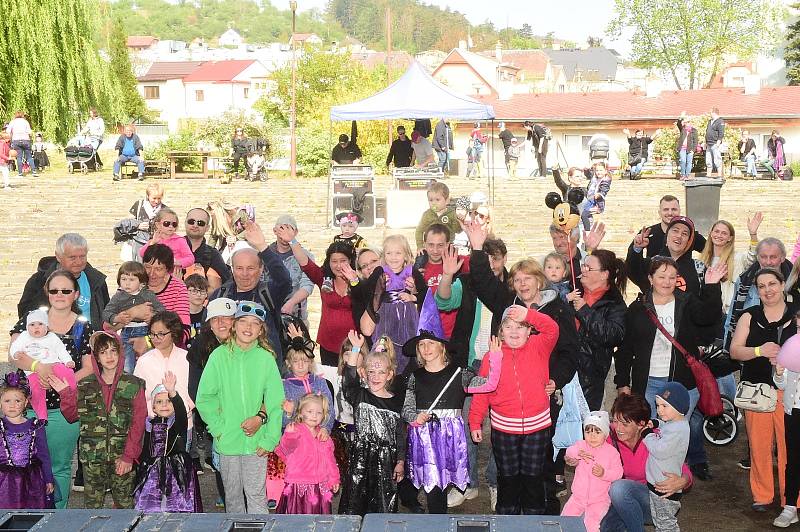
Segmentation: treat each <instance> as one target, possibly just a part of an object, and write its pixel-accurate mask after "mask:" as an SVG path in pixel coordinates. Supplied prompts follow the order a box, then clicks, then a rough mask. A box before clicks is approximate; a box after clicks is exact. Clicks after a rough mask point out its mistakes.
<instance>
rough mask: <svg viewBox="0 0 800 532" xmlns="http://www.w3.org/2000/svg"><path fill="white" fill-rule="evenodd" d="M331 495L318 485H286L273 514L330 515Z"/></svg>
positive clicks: (327, 490)
mask: <svg viewBox="0 0 800 532" xmlns="http://www.w3.org/2000/svg"><path fill="white" fill-rule="evenodd" d="M332 499H333V493H331V491H330V490H329V489H327V488H325V487H323V486H321V485H320V484H286V487H285V488H283V496H282V497H281V502H279V503H278V507H277V508H276V509H275V513H278V514H330V513H331V500H332Z"/></svg>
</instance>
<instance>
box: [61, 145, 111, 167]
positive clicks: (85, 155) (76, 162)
mask: <svg viewBox="0 0 800 532" xmlns="http://www.w3.org/2000/svg"><path fill="white" fill-rule="evenodd" d="M64 155H65V156H66V158H67V172H69V173H70V174H71V173H73V172H75V171H80V172H81V173H83V174H86V173H88V172H89V170H91V171H93V172H96V171H98V170H102V168H103V165H102V164H100V162H99V161H98V160H97V150H96V149H95V147H94V145H92V144H91V143H90V142H89V141H88V139H86V138H84V137H75V138H72V139H70V141H69V142H68V143H67V147H66V148H64Z"/></svg>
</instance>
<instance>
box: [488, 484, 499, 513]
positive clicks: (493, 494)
mask: <svg viewBox="0 0 800 532" xmlns="http://www.w3.org/2000/svg"><path fill="white" fill-rule="evenodd" d="M489 505H490V506H491V508H492V511H493V512H496V511H497V510H496V508H497V486H489Z"/></svg>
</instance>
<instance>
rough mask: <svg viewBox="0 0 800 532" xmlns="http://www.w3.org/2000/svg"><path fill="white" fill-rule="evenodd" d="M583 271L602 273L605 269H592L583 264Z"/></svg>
mask: <svg viewBox="0 0 800 532" xmlns="http://www.w3.org/2000/svg"><path fill="white" fill-rule="evenodd" d="M581 270H585V271H587V272H602V271H603V268H590V267H589V265H588V264H581Z"/></svg>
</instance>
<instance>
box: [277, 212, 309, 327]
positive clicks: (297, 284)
mask: <svg viewBox="0 0 800 532" xmlns="http://www.w3.org/2000/svg"><path fill="white" fill-rule="evenodd" d="M272 232H273V233H275V237H276V239H275V242H273V243H272V244H270V245H269V250H270V251H272V252H273V253H275V254H276V255H277V256H278V257H280V258H281V260H282V261H283V265H284V266H285V267H286V269H287V270H288V271H289V278H290V279H291V280H292V289H291V292H290V295H289V299H287V300H286V303H284V304H283V306H282V307H281V314H291V315H293V316H298V317H299V318H300V319H302V320H303V321H304V322H305V324H306V326H308V303H307V301H306V300H307V299H308V296H310V295H311V294H313V293H314V283H312V282H311V279H309V278H308V276H307V275H306V274H304V273H303V270H301V269H300V263H298V262H297V259H296V258H294V253H293V252H292V246H291V244H292V242H293V241H296V240H297V233H298V231H297V220H295V219H294V217H293V216H292V215H290V214H281V215H280V216H278V219H277V220H275V225H274V226H273V227H272ZM289 237H291V238H289ZM285 238H288V240H285ZM303 252H304V253H305V254H306V255H307V256H308V259H309V260H311V261H313V260H314V255H312V254H311V252H310V251H308V250H307V249H305V248H303Z"/></svg>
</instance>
